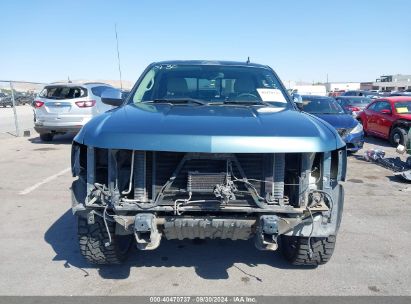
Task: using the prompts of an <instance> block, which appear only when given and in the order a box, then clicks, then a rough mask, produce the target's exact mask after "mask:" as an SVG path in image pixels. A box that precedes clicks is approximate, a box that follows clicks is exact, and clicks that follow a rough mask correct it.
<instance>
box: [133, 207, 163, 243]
mask: <svg viewBox="0 0 411 304" xmlns="http://www.w3.org/2000/svg"><path fill="white" fill-rule="evenodd" d="M156 222H157V221H156V217H155V215H154V214H151V213H139V214H137V215H136V217H135V219H134V235H135V237H136V241H137V248H138V249H140V250H153V249H156V248H157V247H158V246H160V241H161V234H160V232H159V231H158V229H157V224H156Z"/></svg>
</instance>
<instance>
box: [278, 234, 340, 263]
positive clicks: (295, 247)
mask: <svg viewBox="0 0 411 304" xmlns="http://www.w3.org/2000/svg"><path fill="white" fill-rule="evenodd" d="M281 240H282V242H281V251H282V254H283V255H284V257H285V258H286V260H287V261H289V262H290V263H291V264H293V265H300V266H317V265H323V264H325V263H327V262H328V261H329V260H330V259H331V256H332V254H333V252H334V248H335V242H336V237H335V236H334V235H330V236H329V237H327V238H315V237H312V238H311V248H312V255H311V256H310V246H309V245H308V237H298V236H282V237H281Z"/></svg>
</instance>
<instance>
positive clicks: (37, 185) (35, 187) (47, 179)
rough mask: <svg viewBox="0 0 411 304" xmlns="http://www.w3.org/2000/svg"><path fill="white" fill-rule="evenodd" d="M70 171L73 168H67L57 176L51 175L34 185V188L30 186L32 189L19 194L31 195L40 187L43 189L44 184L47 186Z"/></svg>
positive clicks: (29, 188)
mask: <svg viewBox="0 0 411 304" xmlns="http://www.w3.org/2000/svg"><path fill="white" fill-rule="evenodd" d="M70 169H71V168H70V167H68V168H66V169H64V170H62V171H60V172H58V173H56V174H54V175H51V176H49V177H46V178H45V179H43V180H42V181H40V182H38V183H37V184H34V185H33V186H30V187H28V188H26V189H24V190H22V191H20V192H19V194H20V195H26V194H29V193H30V192H32V191H34V190H36V189H37V188H38V187H41V186H43V185H44V184H47V183H49V182H51V181H52V180H54V179H56V178H57V177H59V176H61V175H63V174H65V173H67V172H69V171H70Z"/></svg>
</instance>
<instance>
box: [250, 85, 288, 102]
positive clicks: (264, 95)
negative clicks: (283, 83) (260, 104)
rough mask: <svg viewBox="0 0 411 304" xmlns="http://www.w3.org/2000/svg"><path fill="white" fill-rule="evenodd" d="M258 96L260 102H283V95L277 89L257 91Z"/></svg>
mask: <svg viewBox="0 0 411 304" xmlns="http://www.w3.org/2000/svg"><path fill="white" fill-rule="evenodd" d="M257 92H258V94H259V95H260V97H261V99H262V101H275V102H284V103H286V102H287V101H286V100H285V97H284V95H283V93H282V92H281V91H280V90H278V89H262V88H259V89H257Z"/></svg>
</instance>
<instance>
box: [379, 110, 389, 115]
mask: <svg viewBox="0 0 411 304" xmlns="http://www.w3.org/2000/svg"><path fill="white" fill-rule="evenodd" d="M380 113H381V114H387V115H391V110H388V109H382V110H381V111H380Z"/></svg>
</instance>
